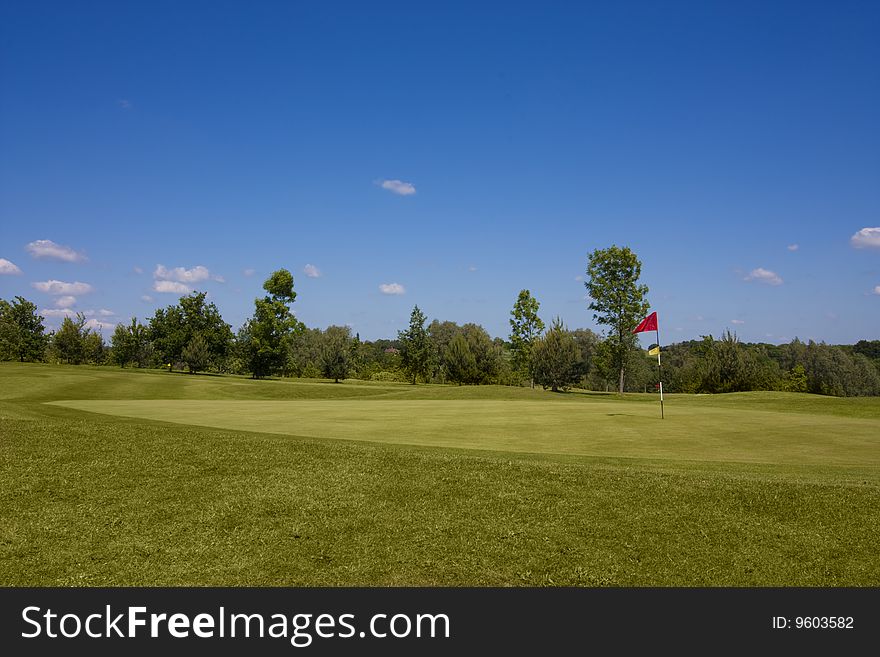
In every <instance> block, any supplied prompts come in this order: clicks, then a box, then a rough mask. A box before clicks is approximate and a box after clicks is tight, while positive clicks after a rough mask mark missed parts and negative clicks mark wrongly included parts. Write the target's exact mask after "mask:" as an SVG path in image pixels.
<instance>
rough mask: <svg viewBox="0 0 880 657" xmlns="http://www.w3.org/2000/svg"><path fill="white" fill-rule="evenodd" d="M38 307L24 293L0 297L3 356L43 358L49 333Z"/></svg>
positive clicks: (0, 353) (27, 358)
mask: <svg viewBox="0 0 880 657" xmlns="http://www.w3.org/2000/svg"><path fill="white" fill-rule="evenodd" d="M45 331H46V328H45V327H44V326H43V318H42V317H41V316H40V315H38V314H37V307H36V305H34V304H33V303H31V302H30V301H28V300H27V299H25V298H24V297H18V296H17V297H15V298H14V299H13V300H12V302H9V301H6V300H5V299H0V360H17V361H19V362H22V363H24V362H25V361H41V360H43V359H44V357H45V353H46V345H47V344H48V343H49V336H47V335H46V334H45Z"/></svg>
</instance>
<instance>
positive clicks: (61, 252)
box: [24, 240, 88, 262]
mask: <svg viewBox="0 0 880 657" xmlns="http://www.w3.org/2000/svg"><path fill="white" fill-rule="evenodd" d="M24 248H25V249H26V250H27V252H28V253H30V254H31V255H32V256H33V257H34V258H52V259H53V260H63V261H64V262H82V261H83V260H88V258H86V257H85V256H84V255H83V254H82V253H79V252H78V251H74V250H73V249H72V248H70V247H69V246H63V245H61V244H56V243H55V242H53V241H52V240H36V241H35V242H31V243H30V244H28V245H27V246H25V247H24Z"/></svg>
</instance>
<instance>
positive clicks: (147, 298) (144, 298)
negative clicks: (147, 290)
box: [141, 294, 153, 303]
mask: <svg viewBox="0 0 880 657" xmlns="http://www.w3.org/2000/svg"><path fill="white" fill-rule="evenodd" d="M141 301H143V302H144V303H153V297H151V296H150V295H149V294H142V295H141Z"/></svg>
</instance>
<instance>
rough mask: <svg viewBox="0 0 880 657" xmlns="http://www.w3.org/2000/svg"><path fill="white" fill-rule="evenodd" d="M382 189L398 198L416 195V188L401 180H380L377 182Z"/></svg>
mask: <svg viewBox="0 0 880 657" xmlns="http://www.w3.org/2000/svg"><path fill="white" fill-rule="evenodd" d="M379 186H380V187H381V188H382V189H387V190H388V191H389V192H391V193H392V194H398V195H399V196H411V195H412V194H415V193H416V187H415V185H413V184H412V183H408V182H403V181H402V180H382V181H381V182H379Z"/></svg>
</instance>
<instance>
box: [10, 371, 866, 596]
mask: <svg viewBox="0 0 880 657" xmlns="http://www.w3.org/2000/svg"><path fill="white" fill-rule="evenodd" d="M0 474H2V481H3V487H2V490H0V584H3V585H125V584H127V585H209V584H216V585H420V584H425V585H433V584H437V585H576V586H604V585H635V586H645V585H661V586H663V585H686V586H689V585H709V586H712V585H738V586H751V585H782V586H788V585H804V586H818V585H823V586H827V585H831V586H835V585H855V586H860V585H872V586H877V585H880V560H878V559H877V558H876V545H878V544H880V399H864V398H860V399H837V398H824V397H814V396H810V395H793V394H784V393H743V394H734V395H721V396H675V395H672V396H669V397H668V398H667V419H666V420H663V421H661V420H660V419H659V417H658V408H657V400H656V396H654V395H626V396H625V397H622V398H621V397H618V396H617V395H605V394H584V393H572V394H565V395H554V394H551V393H548V392H543V391H540V390H529V389H520V388H504V387H494V386H484V387H455V386H409V385H405V384H390V383H364V382H355V381H347V382H345V383H343V384H339V385H334V384H332V383H327V382H320V381H312V382H303V381H288V380H284V381H251V380H248V379H244V378H239V377H226V376H222V377H221V376H189V375H185V374H169V373H167V372H154V371H130V370H126V371H121V370H114V369H109V368H88V367H58V366H48V365H37V364H24V365H21V364H14V363H2V364H0Z"/></svg>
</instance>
